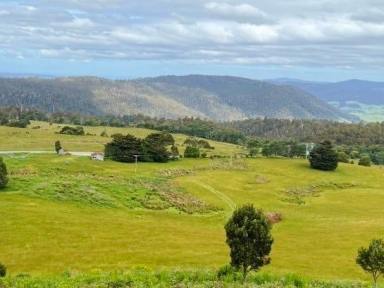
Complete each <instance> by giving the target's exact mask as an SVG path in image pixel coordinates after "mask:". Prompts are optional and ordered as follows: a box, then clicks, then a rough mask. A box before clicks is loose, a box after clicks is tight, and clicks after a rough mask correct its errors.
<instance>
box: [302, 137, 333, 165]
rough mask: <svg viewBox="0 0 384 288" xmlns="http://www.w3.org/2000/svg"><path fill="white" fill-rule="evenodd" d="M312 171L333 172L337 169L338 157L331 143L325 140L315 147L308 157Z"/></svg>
mask: <svg viewBox="0 0 384 288" xmlns="http://www.w3.org/2000/svg"><path fill="white" fill-rule="evenodd" d="M309 162H310V165H311V167H312V168H313V169H318V170H323V171H333V170H335V169H336V168H337V164H338V155H337V152H336V149H335V148H334V146H333V144H332V143H331V141H328V140H325V141H323V142H321V143H320V144H318V145H316V146H315V148H313V150H312V151H311V153H310V155H309Z"/></svg>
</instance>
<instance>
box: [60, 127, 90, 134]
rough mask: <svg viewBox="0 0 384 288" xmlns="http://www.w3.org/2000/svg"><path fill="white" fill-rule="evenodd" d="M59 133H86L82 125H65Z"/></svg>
mask: <svg viewBox="0 0 384 288" xmlns="http://www.w3.org/2000/svg"><path fill="white" fill-rule="evenodd" d="M59 134H66V135H80V136H83V135H85V132H84V128H83V127H81V126H78V127H71V126H64V127H63V128H62V129H61V130H60V132H59Z"/></svg>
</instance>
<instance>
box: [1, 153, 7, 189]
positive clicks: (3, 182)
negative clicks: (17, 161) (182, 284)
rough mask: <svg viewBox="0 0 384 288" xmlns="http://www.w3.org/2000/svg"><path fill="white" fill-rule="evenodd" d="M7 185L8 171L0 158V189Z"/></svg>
mask: <svg viewBox="0 0 384 288" xmlns="http://www.w3.org/2000/svg"><path fill="white" fill-rule="evenodd" d="M7 184H8V171H7V166H6V165H5V163H4V161H3V158H1V157H0V189H4V188H5V187H6V186H7Z"/></svg>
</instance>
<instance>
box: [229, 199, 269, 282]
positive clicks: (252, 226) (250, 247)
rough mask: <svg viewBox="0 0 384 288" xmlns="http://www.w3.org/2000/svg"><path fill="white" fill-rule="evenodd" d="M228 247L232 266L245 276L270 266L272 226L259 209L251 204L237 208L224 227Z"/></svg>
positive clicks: (244, 277)
mask: <svg viewBox="0 0 384 288" xmlns="http://www.w3.org/2000/svg"><path fill="white" fill-rule="evenodd" d="M225 231H226V236H227V244H228V246H229V248H230V256H231V266H232V267H234V268H235V269H237V270H240V271H241V272H242V274H243V281H245V279H246V277H247V274H248V273H249V272H250V271H252V270H255V271H257V270H258V269H260V268H261V267H262V266H264V265H267V264H269V263H270V261H271V260H270V257H269V254H270V252H271V249H272V243H273V238H272V235H271V224H270V222H269V221H268V219H267V218H266V216H265V215H264V213H263V212H262V211H261V210H256V209H255V207H254V206H253V205H250V204H249V205H245V206H243V207H240V208H238V209H236V210H235V211H234V212H233V215H232V217H231V218H230V219H229V220H228V222H227V224H226V225H225Z"/></svg>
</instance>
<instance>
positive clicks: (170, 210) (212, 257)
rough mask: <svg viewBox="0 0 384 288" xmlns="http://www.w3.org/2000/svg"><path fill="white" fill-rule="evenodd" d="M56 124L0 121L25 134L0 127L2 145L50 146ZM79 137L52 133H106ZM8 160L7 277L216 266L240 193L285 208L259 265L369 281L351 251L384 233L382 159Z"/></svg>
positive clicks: (94, 140)
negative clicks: (320, 162) (332, 165)
mask: <svg viewBox="0 0 384 288" xmlns="http://www.w3.org/2000/svg"><path fill="white" fill-rule="evenodd" d="M42 127H43V126H42ZM8 129H10V130H8ZM89 129H99V130H97V131H98V132H99V131H100V130H101V129H103V128H89ZM54 130H55V129H53V128H52V127H48V128H46V130H45V128H42V129H27V130H25V129H15V128H12V129H11V128H4V127H0V133H1V135H8V134H9V133H10V134H9V135H12V133H16V134H15V136H12V137H14V139H18V138H19V137H20V139H21V140H20V142H17V141H16V140H13V141H12V139H8V138H7V139H5V138H3V136H1V138H0V139H1V140H0V147H1V148H0V150H4V149H9V150H28V149H36V150H39V149H42V150H45V149H49V148H50V147H52V142H53V141H54V140H56V138H58V136H60V137H63V136H62V135H57V134H54V133H53V132H54ZM86 130H88V129H86ZM111 130H112V128H111ZM92 131H96V130H92ZM117 131H118V130H117ZM127 131H131V132H132V133H136V132H137V134H136V135H139V133H143V134H140V136H142V135H145V134H146V133H148V131H147V130H128V129H125V130H124V132H127ZM139 131H141V132H139ZM26 132H29V133H30V134H27V133H26ZM7 133H8V134H7ZM108 133H110V132H109V131H108ZM17 135H19V136H17ZM20 135H23V136H20ZM9 137H11V136H9ZM76 137H79V136H68V137H64V138H59V139H60V140H61V141H62V143H63V144H64V145H68V147H70V149H76V150H78V151H88V150H95V149H97V147H102V143H104V141H106V140H107V139H103V138H102V137H98V136H84V137H81V139H83V140H78V138H76ZM179 137H180V138H179ZM179 137H178V139H183V138H185V136H183V137H182V136H179ZM79 139H80V138H79ZM98 141H100V143H99V142H98ZM178 141H180V140H178ZM12 142H14V145H13V146H12ZM98 145H99V146H98ZM213 145H214V146H215V147H217V148H216V149H215V153H218V151H219V150H221V151H222V153H224V154H225V153H226V154H227V155H229V154H232V153H236V152H238V151H241V150H242V148H239V147H236V146H234V145H227V144H218V143H214V144H213ZM221 145H222V146H221ZM5 161H6V163H7V165H8V169H9V172H10V183H9V187H8V188H7V189H6V190H4V191H2V192H0V219H2V221H1V229H0V262H3V263H4V264H6V265H7V267H8V269H9V272H10V273H11V274H12V275H16V274H17V273H30V274H33V275H48V274H50V275H52V274H57V273H63V271H79V272H86V273H90V272H100V271H116V270H120V269H124V270H129V269H133V268H135V267H143V266H144V267H148V268H153V269H172V268H175V267H177V268H178V269H217V268H218V267H220V266H222V265H224V264H227V263H228V261H229V257H228V249H227V247H226V244H225V233H224V228H223V226H224V224H225V222H226V220H227V219H228V217H229V215H230V213H231V211H232V209H233V207H235V206H237V205H241V204H243V203H254V204H255V206H256V207H259V208H262V209H263V210H264V211H265V212H279V213H281V214H282V215H283V221H282V222H280V223H277V224H275V225H274V227H273V236H274V238H275V243H274V245H273V252H272V264H271V265H269V266H268V267H266V268H264V269H263V272H267V273H273V274H275V275H283V274H286V273H295V274H298V275H303V276H307V277H311V278H315V279H352V280H354V279H357V280H358V279H369V278H368V277H367V275H365V274H364V273H363V272H362V271H361V270H360V269H359V267H358V266H357V265H356V264H355V257H356V252H357V249H358V248H359V247H360V246H362V245H367V244H368V242H369V241H370V240H371V239H372V238H374V237H383V235H384V213H383V201H384V183H383V182H382V181H381V179H382V177H383V176H384V170H383V169H382V168H379V167H371V168H366V167H359V166H355V165H348V164H341V165H340V166H339V168H338V170H337V171H335V172H320V171H315V170H312V169H309V167H308V164H307V162H306V161H305V160H289V159H264V158H258V159H246V160H242V159H237V160H236V159H234V160H233V161H231V160H230V159H216V160H210V159H201V160H187V159H183V160H180V161H175V162H170V163H167V164H154V163H140V164H139V165H138V168H137V171H136V172H135V165H134V164H121V163H115V162H111V161H105V162H96V161H91V160H89V159H88V158H86V157H71V156H68V157H67V156H66V157H60V156H56V155H25V154H17V155H10V156H6V157H5Z"/></svg>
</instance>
